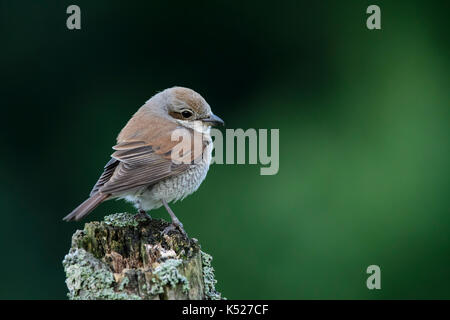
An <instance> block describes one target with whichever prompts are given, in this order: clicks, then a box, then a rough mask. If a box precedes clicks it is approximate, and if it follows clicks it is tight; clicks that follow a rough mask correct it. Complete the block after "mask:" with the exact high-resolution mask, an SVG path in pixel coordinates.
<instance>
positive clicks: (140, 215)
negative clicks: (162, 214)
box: [134, 210, 152, 220]
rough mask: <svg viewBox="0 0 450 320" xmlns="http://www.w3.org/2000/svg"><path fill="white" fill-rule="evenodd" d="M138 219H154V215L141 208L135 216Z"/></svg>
mask: <svg viewBox="0 0 450 320" xmlns="http://www.w3.org/2000/svg"><path fill="white" fill-rule="evenodd" d="M134 217H135V218H136V219H137V220H147V219H150V220H151V219H152V217H151V216H150V215H149V214H148V213H147V212H146V211H145V210H139V211H138V213H136V215H135V216H134Z"/></svg>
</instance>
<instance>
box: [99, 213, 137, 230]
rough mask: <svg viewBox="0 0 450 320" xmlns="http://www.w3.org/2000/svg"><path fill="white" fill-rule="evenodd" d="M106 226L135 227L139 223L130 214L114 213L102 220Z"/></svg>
mask: <svg viewBox="0 0 450 320" xmlns="http://www.w3.org/2000/svg"><path fill="white" fill-rule="evenodd" d="M104 221H105V223H106V224H107V225H109V226H113V227H137V226H138V225H139V222H138V221H137V220H136V219H135V216H134V215H133V214H131V213H126V212H124V213H115V214H111V215H109V216H106V217H105V218H104Z"/></svg>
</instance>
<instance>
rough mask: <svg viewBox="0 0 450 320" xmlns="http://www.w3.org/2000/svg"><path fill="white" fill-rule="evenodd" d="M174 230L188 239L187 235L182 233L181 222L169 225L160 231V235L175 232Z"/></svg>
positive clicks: (184, 232)
mask: <svg viewBox="0 0 450 320" xmlns="http://www.w3.org/2000/svg"><path fill="white" fill-rule="evenodd" d="M176 230H178V231H180V232H181V234H182V235H183V236H185V237H186V238H188V235H187V233H186V231H184V229H183V225H182V224H181V222H179V223H171V224H170V225H169V226H167V227H166V228H164V230H163V231H162V234H165V235H168V234H169V232H170V231H176Z"/></svg>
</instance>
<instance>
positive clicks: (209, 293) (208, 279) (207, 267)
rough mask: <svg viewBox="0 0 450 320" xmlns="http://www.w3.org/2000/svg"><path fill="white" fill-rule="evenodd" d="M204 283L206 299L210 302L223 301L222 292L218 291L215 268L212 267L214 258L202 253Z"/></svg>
mask: <svg viewBox="0 0 450 320" xmlns="http://www.w3.org/2000/svg"><path fill="white" fill-rule="evenodd" d="M201 255H202V270H203V283H204V285H205V297H206V299H208V300H222V299H225V298H223V297H222V295H221V294H220V292H218V291H217V290H216V283H217V280H216V278H215V275H214V268H213V267H212V266H211V261H212V256H210V255H209V254H207V253H205V252H203V251H201Z"/></svg>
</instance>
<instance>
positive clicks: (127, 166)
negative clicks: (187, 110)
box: [93, 129, 206, 194]
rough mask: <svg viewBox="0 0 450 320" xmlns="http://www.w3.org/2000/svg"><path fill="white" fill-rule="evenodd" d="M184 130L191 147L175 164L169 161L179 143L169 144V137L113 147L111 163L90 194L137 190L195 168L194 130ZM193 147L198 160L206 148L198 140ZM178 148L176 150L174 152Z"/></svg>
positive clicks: (171, 142)
mask: <svg viewBox="0 0 450 320" xmlns="http://www.w3.org/2000/svg"><path fill="white" fill-rule="evenodd" d="M184 130H186V134H188V135H190V138H191V145H192V147H191V148H186V149H187V150H184V149H183V150H180V151H181V153H179V155H181V157H180V158H179V159H178V157H177V159H178V160H179V161H177V162H174V161H173V159H172V156H173V155H172V151H174V150H179V149H178V148H179V143H180V141H172V138H171V136H170V135H168V134H163V135H161V134H158V135H156V136H154V137H152V138H151V139H146V140H147V141H142V140H125V141H122V142H120V143H118V144H117V145H116V146H114V147H113V149H114V150H116V151H115V152H114V153H113V154H112V155H111V157H112V159H111V161H110V162H108V164H107V165H106V167H105V171H104V173H103V174H102V176H101V177H100V179H99V181H98V182H97V184H96V186H95V187H94V189H93V192H94V193H95V192H101V193H104V194H117V193H120V192H124V191H127V190H132V189H135V188H137V187H140V186H145V185H153V184H155V183H157V182H159V181H161V180H164V179H166V178H169V177H172V176H175V175H178V174H180V173H182V172H184V171H186V170H187V169H189V168H190V167H191V166H192V165H195V163H197V161H196V159H197V158H198V155H197V153H195V152H194V148H193V145H194V139H198V137H197V134H194V133H193V130H187V129H184ZM200 139H201V137H200ZM196 143H201V148H202V149H201V152H200V153H199V156H200V157H201V156H202V154H203V150H204V148H205V146H206V144H205V143H204V142H203V141H202V140H200V141H198V140H197V141H196ZM177 145H178V147H177V149H174V148H175V147H176V146H177ZM194 156H197V158H194ZM180 160H181V161H180ZM180 162H181V163H180Z"/></svg>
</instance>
